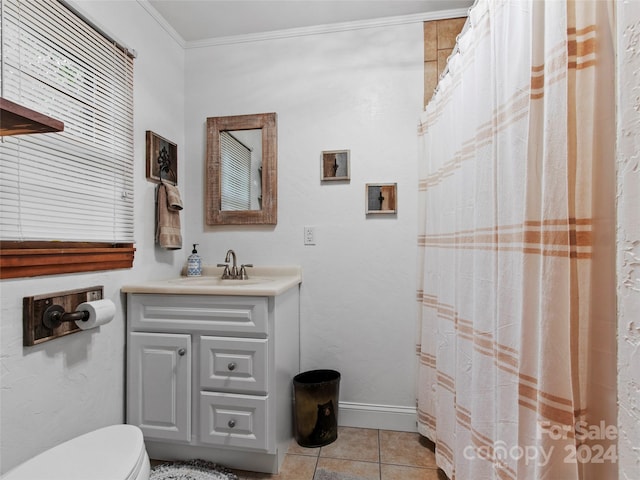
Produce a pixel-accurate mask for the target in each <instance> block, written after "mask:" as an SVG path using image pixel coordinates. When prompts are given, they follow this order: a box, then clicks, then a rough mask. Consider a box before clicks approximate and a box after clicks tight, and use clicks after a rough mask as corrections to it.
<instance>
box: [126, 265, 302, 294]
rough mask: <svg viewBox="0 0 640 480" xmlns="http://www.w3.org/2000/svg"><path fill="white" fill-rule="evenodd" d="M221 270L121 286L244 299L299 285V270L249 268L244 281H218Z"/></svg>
mask: <svg viewBox="0 0 640 480" xmlns="http://www.w3.org/2000/svg"><path fill="white" fill-rule="evenodd" d="M222 271H223V268H222V267H211V266H205V267H203V268H202V276H200V277H173V278H168V279H165V280H152V281H149V282H144V283H139V284H132V285H124V286H123V287H122V288H121V289H120V291H121V292H123V293H164V294H170V295H171V294H173V295H245V296H261V297H273V296H276V295H280V294H281V293H284V292H286V291H287V290H289V289H290V288H292V287H295V286H296V285H299V284H300V283H301V282H302V268H301V267H298V266H287V267H281V266H276V267H250V268H247V274H248V275H249V279H248V280H221V279H220V277H221V276H222Z"/></svg>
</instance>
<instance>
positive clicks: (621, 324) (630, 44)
mask: <svg viewBox="0 0 640 480" xmlns="http://www.w3.org/2000/svg"><path fill="white" fill-rule="evenodd" d="M616 3H617V12H616V13H617V23H618V24H617V30H618V31H617V34H618V46H617V51H618V79H619V80H618V158H617V160H618V433H619V439H618V454H619V459H618V460H619V467H620V471H619V477H620V478H621V479H625V480H633V479H638V478H640V449H639V446H640V208H639V206H640V154H639V153H638V152H640V100H639V99H640V2H626V1H625V2H616Z"/></svg>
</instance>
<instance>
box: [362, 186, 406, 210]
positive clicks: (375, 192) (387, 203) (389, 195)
mask: <svg viewBox="0 0 640 480" xmlns="http://www.w3.org/2000/svg"><path fill="white" fill-rule="evenodd" d="M365 195H366V206H367V210H366V213H367V215H370V214H377V213H397V212H398V192H397V184H396V183H367V184H366V186H365Z"/></svg>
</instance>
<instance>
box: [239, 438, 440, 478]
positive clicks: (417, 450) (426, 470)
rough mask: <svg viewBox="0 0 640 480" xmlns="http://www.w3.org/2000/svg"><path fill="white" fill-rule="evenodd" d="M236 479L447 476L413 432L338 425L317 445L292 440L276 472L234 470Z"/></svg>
mask: <svg viewBox="0 0 640 480" xmlns="http://www.w3.org/2000/svg"><path fill="white" fill-rule="evenodd" d="M235 473H236V474H237V475H238V477H239V478H240V480H267V479H272V480H319V479H334V478H341V477H338V476H337V475H336V474H342V475H343V476H344V477H343V478H348V479H352V478H357V479H363V480H447V477H446V475H445V474H444V472H442V470H438V467H437V466H436V463H435V456H434V453H433V443H431V442H429V441H428V440H426V439H424V438H422V437H421V436H420V435H418V434H417V433H407V432H395V431H389V430H374V429H367V428H351V427H339V429H338V439H337V440H336V441H335V442H333V443H331V444H329V445H327V446H325V447H320V448H305V447H301V446H299V445H298V444H297V443H296V442H295V440H294V441H292V443H291V446H290V447H289V451H288V453H287V455H286V457H285V460H284V463H283V464H282V468H281V469H280V473H279V474H278V475H270V474H266V473H255V472H244V471H235Z"/></svg>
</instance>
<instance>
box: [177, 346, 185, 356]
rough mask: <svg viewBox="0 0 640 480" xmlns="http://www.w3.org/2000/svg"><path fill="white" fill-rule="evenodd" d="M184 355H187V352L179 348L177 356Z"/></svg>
mask: <svg viewBox="0 0 640 480" xmlns="http://www.w3.org/2000/svg"><path fill="white" fill-rule="evenodd" d="M185 353H187V351H186V350H185V349H184V348H181V349H180V350H178V355H180V356H181V357H184V354H185Z"/></svg>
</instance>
